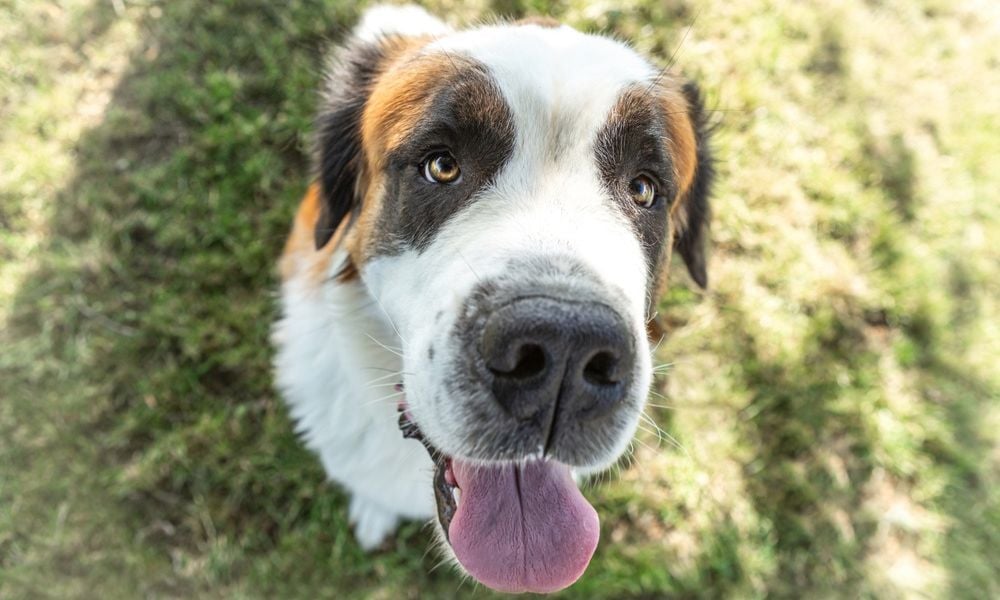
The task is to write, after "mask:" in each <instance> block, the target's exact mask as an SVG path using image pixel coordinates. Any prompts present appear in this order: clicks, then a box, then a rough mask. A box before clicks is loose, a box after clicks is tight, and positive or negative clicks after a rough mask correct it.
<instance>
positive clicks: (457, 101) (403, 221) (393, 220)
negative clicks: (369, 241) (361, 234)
mask: <svg viewBox="0 0 1000 600" xmlns="http://www.w3.org/2000/svg"><path fill="white" fill-rule="evenodd" d="M462 62H463V65H465V64H469V65H470V66H468V67H465V68H463V70H462V71H460V72H456V73H455V74H454V75H453V76H452V77H451V78H450V79H449V80H448V81H447V83H446V85H442V86H441V88H440V89H439V90H437V91H436V92H435V94H434V98H433V100H432V102H431V106H430V109H429V110H428V112H427V115H426V117H425V118H424V120H423V122H421V123H420V124H419V125H418V126H417V127H416V129H415V131H414V132H413V134H412V135H411V136H410V138H409V139H408V140H406V141H405V142H404V143H403V144H402V145H401V146H400V147H398V148H396V149H395V150H393V152H392V153H391V154H390V155H389V157H388V161H387V167H386V170H387V172H386V175H387V177H386V181H385V185H386V190H385V199H384V203H383V208H382V211H381V213H380V215H379V217H378V226H377V227H376V228H375V231H376V232H377V238H376V239H375V240H374V241H373V243H374V244H375V252H377V253H383V254H392V253H395V252H399V251H400V250H402V249H404V248H416V249H417V250H423V249H424V248H426V247H427V246H428V245H429V244H430V243H431V241H432V240H433V239H434V236H435V235H436V234H437V232H438V231H439V230H440V229H441V227H443V226H444V224H445V223H447V221H448V220H449V219H450V218H451V217H452V216H454V215H455V214H456V213H457V212H459V211H460V210H461V209H462V208H464V207H466V206H468V205H469V203H470V202H471V201H472V200H473V199H474V197H475V195H476V193H477V192H479V191H480V190H482V189H483V188H485V187H487V186H489V185H490V184H491V183H492V182H493V181H494V180H495V178H496V176H497V174H498V173H499V172H500V170H501V169H502V168H503V165H504V164H505V163H506V162H507V160H508V158H509V157H510V155H511V154H512V152H513V150H514V119H513V116H512V114H511V112H510V109H509V108H508V106H507V104H506V102H505V101H504V99H503V94H502V92H501V91H500V90H499V88H497V86H496V84H495V83H494V82H493V80H492V78H491V76H490V75H489V73H488V72H487V70H486V69H485V67H482V66H481V65H477V64H476V63H472V62H471V61H469V62H468V63H467V62H466V61H464V60H463V61H462ZM439 150H447V151H449V152H451V154H452V155H453V156H454V157H455V159H456V160H457V161H458V164H459V168H460V169H461V176H460V178H459V179H458V180H457V181H456V182H454V183H443V184H442V183H433V182H430V181H427V180H426V179H425V178H424V176H423V173H422V169H421V163H422V161H423V160H424V159H425V158H426V157H427V156H428V154H430V153H432V152H434V151H439Z"/></svg>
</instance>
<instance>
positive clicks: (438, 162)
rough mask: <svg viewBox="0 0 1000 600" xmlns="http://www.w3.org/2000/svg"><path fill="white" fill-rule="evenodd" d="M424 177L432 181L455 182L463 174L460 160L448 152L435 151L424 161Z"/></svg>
mask: <svg viewBox="0 0 1000 600" xmlns="http://www.w3.org/2000/svg"><path fill="white" fill-rule="evenodd" d="M422 171H423V173H424V179H426V180H427V181H429V182H431V183H454V182H456V181H458V178H459V176H461V175H462V169H460V168H459V167H458V161H457V160H455V157H454V156H452V155H451V154H450V153H448V152H435V153H434V154H431V155H430V156H428V157H427V160H425V161H424V164H423V169H422Z"/></svg>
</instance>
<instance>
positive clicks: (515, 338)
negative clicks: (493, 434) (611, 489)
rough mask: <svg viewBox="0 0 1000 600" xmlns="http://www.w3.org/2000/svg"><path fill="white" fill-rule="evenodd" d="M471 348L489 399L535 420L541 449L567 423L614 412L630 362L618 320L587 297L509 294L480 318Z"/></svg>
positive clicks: (557, 438) (629, 345) (631, 352)
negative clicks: (482, 366) (483, 368)
mask: <svg viewBox="0 0 1000 600" xmlns="http://www.w3.org/2000/svg"><path fill="white" fill-rule="evenodd" d="M478 346H479V347H478V349H477V350H478V352H479V354H480V356H481V358H482V361H483V363H484V364H485V365H486V368H487V374H486V377H487V378H488V379H489V386H490V389H491V390H492V392H493V398H494V399H495V400H496V402H497V403H498V404H499V405H500V407H502V409H503V410H504V412H505V413H506V414H507V415H509V416H510V417H511V418H512V419H515V420H517V421H519V422H521V423H534V424H537V425H539V427H537V433H536V435H538V436H540V437H541V438H542V439H540V440H539V441H538V443H539V445H540V446H541V447H542V448H543V451H547V450H550V449H554V448H556V447H558V446H559V445H560V443H561V442H562V439H561V438H562V437H563V432H565V431H567V430H568V428H570V426H571V425H573V424H574V423H577V422H582V421H594V420H597V419H600V418H601V417H604V416H607V415H608V414H609V413H610V412H612V411H614V410H615V408H616V407H617V406H618V405H620V404H621V403H622V401H623V400H624V399H625V397H626V395H627V394H628V392H629V389H630V384H631V378H632V370H633V367H634V364H635V345H634V342H633V339H632V336H631V335H630V334H629V330H628V327H627V326H626V324H625V322H624V320H623V319H622V318H621V317H620V316H619V315H618V313H617V312H616V311H615V310H614V309H612V308H611V307H609V306H607V305H606V304H602V303H600V302H596V301H590V300H572V299H567V298H559V297H554V296H543V295H529V296H521V297H516V298H514V299H513V300H511V301H510V302H509V303H507V304H504V305H503V306H500V307H498V308H496V309H495V310H494V311H493V312H492V314H491V315H490V316H489V317H488V318H487V319H486V321H485V324H484V326H483V329H482V334H481V336H480V338H479V344H478Z"/></svg>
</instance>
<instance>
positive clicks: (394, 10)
mask: <svg viewBox="0 0 1000 600" xmlns="http://www.w3.org/2000/svg"><path fill="white" fill-rule="evenodd" d="M450 31H452V29H451V28H450V27H448V26H447V25H445V24H444V23H443V22H442V21H441V20H440V19H438V18H437V17H434V16H431V15H430V14H428V12H427V11H425V10H424V9H422V8H420V7H419V6H413V5H407V6H392V5H385V4H381V5H378V6H373V7H371V8H369V9H368V10H366V11H365V14H364V15H363V16H362V17H361V22H359V23H358V25H357V26H356V27H355V28H354V31H353V35H354V37H355V38H357V39H359V40H361V41H365V42H373V41H376V40H378V39H379V38H381V37H383V36H385V35H393V34H395V35H444V34H446V33H449V32H450Z"/></svg>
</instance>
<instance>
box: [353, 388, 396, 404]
mask: <svg viewBox="0 0 1000 600" xmlns="http://www.w3.org/2000/svg"><path fill="white" fill-rule="evenodd" d="M404 394H406V392H402V391H400V392H393V393H391V394H389V395H388V396H382V397H381V398H376V399H374V400H369V401H368V402H363V403H361V404H360V405H359V406H371V405H372V404H378V403H379V402H385V401H386V400H391V399H392V398H395V397H396V396H403V395H404Z"/></svg>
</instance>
